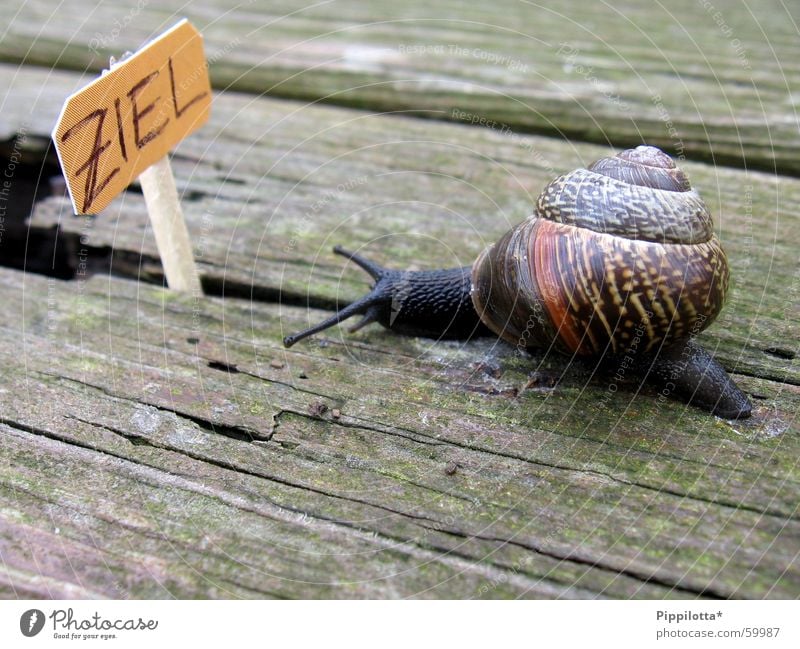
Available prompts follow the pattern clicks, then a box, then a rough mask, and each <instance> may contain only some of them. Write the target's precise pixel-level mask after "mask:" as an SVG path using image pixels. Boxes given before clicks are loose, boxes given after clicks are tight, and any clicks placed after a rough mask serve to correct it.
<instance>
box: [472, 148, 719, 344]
mask: <svg viewBox="0 0 800 649" xmlns="http://www.w3.org/2000/svg"><path fill="white" fill-rule="evenodd" d="M727 286H728V264H727V259H726V257H725V253H724V251H723V250H722V247H721V246H720V243H719V241H718V240H717V238H716V236H714V234H713V223H712V219H711V215H710V214H709V211H708V209H707V207H706V205H705V203H704V202H703V200H702V199H701V198H700V196H699V195H698V194H697V192H695V191H694V190H693V189H692V188H691V186H690V184H689V180H688V178H687V177H686V175H685V174H684V173H683V172H682V171H681V170H680V169H678V168H677V167H676V166H675V163H674V162H673V161H672V159H671V158H670V157H669V156H668V155H666V154H665V153H663V152H662V151H660V150H659V149H656V148H654V147H646V146H640V147H637V148H636V149H631V150H628V151H623V152H622V153H620V154H618V155H616V156H614V157H610V158H603V159H601V160H598V161H597V162H595V163H594V164H592V165H590V166H589V168H588V169H578V170H576V171H573V172H571V173H568V174H565V175H563V176H560V177H559V178H556V179H555V180H554V181H553V182H551V183H550V184H549V185H547V187H545V189H544V190H543V191H542V193H541V195H540V196H539V199H538V200H537V203H536V209H535V212H534V214H533V215H532V216H530V217H529V218H528V219H527V220H525V221H524V222H523V223H521V224H519V225H518V226H517V227H516V228H514V229H512V230H511V231H509V232H507V233H506V234H505V236H503V237H502V238H501V239H500V240H499V241H498V242H497V243H495V244H494V245H492V246H490V247H489V248H487V249H486V250H484V252H483V253H481V255H480V256H479V257H478V259H477V260H476V262H475V264H474V265H473V269H472V293H471V295H472V301H473V304H474V306H475V309H476V310H477V312H478V314H479V315H480V317H481V319H482V320H483V322H484V323H485V324H486V325H487V326H488V327H489V328H490V329H492V330H493V331H494V332H495V333H497V334H498V335H500V336H502V337H503V338H504V339H505V340H507V341H508V342H510V343H511V344H514V345H517V346H519V347H525V348H542V347H544V348H548V347H549V346H550V345H554V346H555V347H556V348H558V349H560V350H561V351H563V352H567V353H576V354H580V355H602V354H606V353H612V354H621V353H626V352H629V351H630V352H635V351H653V350H654V349H656V348H657V347H658V346H659V345H661V344H664V343H671V342H673V341H675V340H677V339H681V338H686V337H688V336H690V335H694V334H696V333H699V332H700V331H702V330H703V329H705V328H706V327H707V326H708V325H709V324H711V322H713V320H714V319H715V318H716V316H717V315H718V314H719V312H720V310H721V309H722V305H723V303H724V300H725V293H726V291H727Z"/></svg>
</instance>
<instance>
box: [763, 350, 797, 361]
mask: <svg viewBox="0 0 800 649" xmlns="http://www.w3.org/2000/svg"><path fill="white" fill-rule="evenodd" d="M764 351H765V352H766V353H767V354H770V355H772V356H777V357H778V358H785V359H786V360H793V359H794V358H795V357H796V356H797V354H795V353H794V352H793V351H792V350H791V349H783V348H782V347H767V348H766V349H765V350H764Z"/></svg>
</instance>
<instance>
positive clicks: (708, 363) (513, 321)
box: [283, 146, 751, 419]
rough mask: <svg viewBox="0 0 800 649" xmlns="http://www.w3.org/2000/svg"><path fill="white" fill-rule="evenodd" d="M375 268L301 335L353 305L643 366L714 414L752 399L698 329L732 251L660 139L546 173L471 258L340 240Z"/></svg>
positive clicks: (396, 325) (719, 293) (396, 319)
mask: <svg viewBox="0 0 800 649" xmlns="http://www.w3.org/2000/svg"><path fill="white" fill-rule="evenodd" d="M334 252H336V253H337V254H339V255H342V256H344V257H346V258H348V259H350V260H352V261H353V262H355V263H356V264H358V265H359V266H360V267H361V268H363V269H364V270H365V271H366V272H367V273H369V274H370V275H371V276H372V278H373V279H374V280H375V284H374V287H373V288H372V290H371V291H370V292H369V293H368V294H367V295H365V296H363V297H362V298H361V299H359V300H357V301H356V302H354V303H352V304H350V305H349V306H346V307H345V308H343V309H342V310H340V311H339V312H338V313H336V314H335V315H333V316H331V317H330V318H328V319H326V320H325V321H323V322H321V323H319V324H318V325H316V326H313V327H310V328H308V329H306V330H304V331H301V332H299V333H296V334H293V335H290V336H287V337H286V338H284V341H283V342H284V345H285V346H286V347H291V346H292V345H294V344H295V343H296V342H298V341H299V340H302V339H303V338H306V337H308V336H311V335H313V334H315V333H318V332H320V331H322V330H324V329H327V328H328V327H332V326H334V325H336V324H337V323H339V322H341V321H343V320H345V319H347V318H350V317H351V316H354V315H361V316H362V318H361V320H360V321H359V322H358V323H357V324H356V325H355V326H354V327H352V328H351V331H356V330H358V329H360V328H362V327H364V326H365V325H367V324H369V323H371V322H378V323H380V324H381V325H383V326H384V327H386V328H388V329H390V330H392V331H395V332H398V333H403V334H410V335H419V336H428V337H434V338H462V339H467V338H470V337H472V336H477V335H484V334H487V333H493V334H495V335H498V336H500V337H501V338H503V339H504V340H506V341H508V342H509V343H511V344H512V345H515V346H517V347H521V348H525V349H536V348H539V349H542V348H543V349H550V348H554V349H557V350H558V351H560V352H563V353H565V354H569V355H573V356H578V357H585V358H589V359H600V360H601V362H602V364H604V365H605V366H609V367H613V366H614V365H616V366H617V367H625V368H636V370H637V371H638V374H639V375H640V376H641V377H642V378H645V379H647V380H651V381H654V382H656V383H657V384H659V385H660V386H661V387H663V393H664V394H671V395H675V396H677V397H680V398H682V400H683V401H685V402H686V403H691V404H693V405H695V406H699V407H701V408H704V409H706V410H709V411H711V412H712V413H714V414H716V415H719V416H721V417H725V418H729V419H734V418H743V417H749V416H750V413H751V405H750V401H749V399H748V398H747V396H746V395H745V394H744V393H743V392H742V391H741V390H740V389H739V388H738V387H737V386H736V384H735V383H734V382H733V380H732V379H731V378H730V377H729V376H728V374H727V373H726V372H725V370H724V369H723V368H722V366H721V365H720V364H719V363H717V362H716V361H715V360H714V359H713V358H712V357H711V356H710V355H709V354H708V352H706V351H705V350H704V349H703V348H702V347H701V346H700V345H698V344H697V343H696V342H695V341H694V336H695V335H696V334H698V333H700V332H701V331H702V330H703V329H705V328H706V327H707V326H708V325H710V324H711V323H712V322H713V321H714V319H715V318H716V317H717V315H718V314H719V312H720V310H721V309H722V306H723V303H724V301H725V294H726V291H727V289H728V278H729V270H728V263H727V258H726V256H725V252H724V251H723V249H722V247H721V245H720V242H719V240H718V239H717V237H716V236H715V235H714V233H713V224H712V219H711V215H710V214H709V211H708V209H707V207H706V205H705V203H704V202H703V200H702V199H701V198H700V196H699V195H698V194H697V192H696V191H695V190H693V189H692V187H691V185H690V183H689V180H688V178H687V176H686V174H685V173H684V172H683V171H681V169H679V168H678V167H677V166H676V165H675V163H674V161H673V160H672V158H670V156H668V155H667V154H666V153H664V152H663V151H661V150H660V149H657V148H655V147H651V146H639V147H636V148H635V149H629V150H626V151H622V152H621V153H618V154H617V155H615V156H612V157H606V158H602V159H600V160H598V161H596V162H594V163H593V164H591V165H589V167H588V168H586V169H577V170H575V171H572V172H570V173H567V174H565V175H562V176H560V177H558V178H556V179H555V180H553V181H552V182H551V183H549V184H548V185H547V186H546V187H545V188H544V190H543V191H542V193H541V194H540V195H539V198H538V200H537V202H536V207H535V210H534V213H533V214H532V215H531V216H530V217H528V218H527V219H526V220H525V221H523V222H522V223H520V224H519V225H517V226H516V227H515V228H513V229H511V230H510V231H508V232H507V233H506V234H505V235H504V236H503V237H502V238H500V240H499V241H497V242H496V243H495V244H493V245H491V246H489V247H488V248H486V249H485V250H484V251H483V252H482V253H481V254H480V255H479V256H478V258H477V260H476V261H475V263H474V264H473V265H472V266H471V267H469V266H467V267H463V268H450V269H443V270H428V271H400V270H392V269H387V268H383V267H382V266H379V265H378V264H376V263H374V262H372V261H370V260H369V259H366V258H364V257H362V256H361V255H358V254H355V253H352V252H348V251H347V250H344V249H343V248H341V247H339V246H337V247H336V248H334Z"/></svg>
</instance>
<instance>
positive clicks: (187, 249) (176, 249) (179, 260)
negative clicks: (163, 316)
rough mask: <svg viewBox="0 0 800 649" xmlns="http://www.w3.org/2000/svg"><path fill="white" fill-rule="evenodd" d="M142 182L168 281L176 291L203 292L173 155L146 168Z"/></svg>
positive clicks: (196, 293)
mask: <svg viewBox="0 0 800 649" xmlns="http://www.w3.org/2000/svg"><path fill="white" fill-rule="evenodd" d="M139 183H140V184H141V186H142V192H143V193H144V200H145V202H146V203H147V212H148V213H149V214H150V223H152V225H153V232H154V233H155V235H156V245H157V246H158V254H159V255H160V256H161V263H162V264H163V265H164V274H165V275H166V277H167V285H168V286H169V287H170V288H171V289H173V290H176V291H183V292H186V293H192V294H194V295H202V294H203V289H202V287H201V286H200V277H199V276H198V274H197V267H196V266H195V264H194V257H193V256H192V244H191V243H190V242H189V232H188V230H187V229H186V222H185V221H184V220H183V212H182V211H181V205H180V202H179V201H178V190H177V189H176V188H175V178H174V176H173V175H172V167H171V166H170V164H169V156H164V157H163V158H161V159H160V160H159V161H158V162H156V163H155V164H153V165H151V166H150V167H148V168H147V169H145V170H144V171H143V172H142V173H141V175H140V176H139Z"/></svg>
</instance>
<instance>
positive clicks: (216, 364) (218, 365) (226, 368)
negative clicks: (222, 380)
mask: <svg viewBox="0 0 800 649" xmlns="http://www.w3.org/2000/svg"><path fill="white" fill-rule="evenodd" d="M208 366H209V367H210V368H211V369H212V370H221V371H223V372H229V373H231V374H238V373H239V370H238V369H237V367H236V366H235V365H229V364H228V363H223V362H222V361H208Z"/></svg>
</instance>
